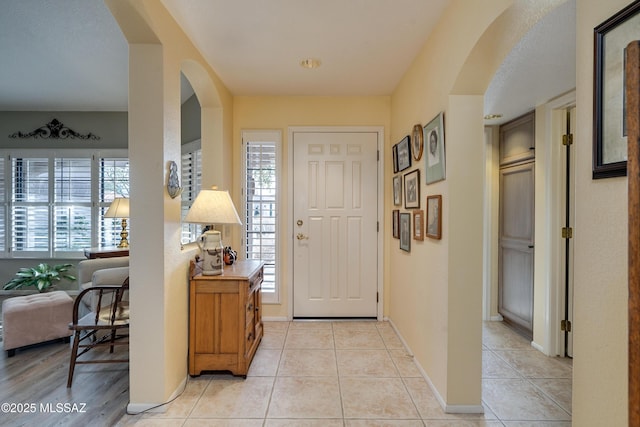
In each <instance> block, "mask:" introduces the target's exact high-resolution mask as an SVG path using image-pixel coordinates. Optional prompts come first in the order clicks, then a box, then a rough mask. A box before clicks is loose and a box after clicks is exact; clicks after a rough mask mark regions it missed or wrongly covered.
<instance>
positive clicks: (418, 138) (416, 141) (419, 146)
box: [411, 124, 424, 161]
mask: <svg viewBox="0 0 640 427" xmlns="http://www.w3.org/2000/svg"><path fill="white" fill-rule="evenodd" d="M423 138H424V137H423V135H422V125H420V124H417V125H415V126H414V127H413V133H412V135H411V142H412V144H411V153H412V154H413V158H414V159H415V160H416V161H418V160H420V159H421V158H422V150H423V149H424V139H423Z"/></svg>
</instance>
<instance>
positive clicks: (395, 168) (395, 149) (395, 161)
mask: <svg viewBox="0 0 640 427" xmlns="http://www.w3.org/2000/svg"><path fill="white" fill-rule="evenodd" d="M391 152H392V154H393V173H398V144H396V145H394V146H393V147H392V148H391Z"/></svg>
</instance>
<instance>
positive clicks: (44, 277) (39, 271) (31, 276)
mask: <svg viewBox="0 0 640 427" xmlns="http://www.w3.org/2000/svg"><path fill="white" fill-rule="evenodd" d="M72 267H73V266H72V265H71V264H58V265H54V266H51V265H49V264H44V263H43V264H38V265H37V266H36V267H30V268H28V267H23V268H21V269H20V271H18V272H17V273H16V277H14V278H13V279H11V280H10V281H9V282H7V283H6V284H5V285H4V290H10V289H20V288H26V287H29V286H34V287H35V288H36V289H38V292H47V291H48V290H50V289H51V288H52V287H54V285H55V283H56V282H59V281H60V280H62V279H67V280H76V278H75V276H72V275H71V274H67V271H69V269H70V268H72Z"/></svg>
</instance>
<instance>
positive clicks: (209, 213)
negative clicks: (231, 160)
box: [184, 190, 242, 225]
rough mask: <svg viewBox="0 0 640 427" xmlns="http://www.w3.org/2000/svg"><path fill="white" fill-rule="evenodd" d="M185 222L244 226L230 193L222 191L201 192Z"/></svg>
mask: <svg viewBox="0 0 640 427" xmlns="http://www.w3.org/2000/svg"><path fill="white" fill-rule="evenodd" d="M184 221H185V222H189V223H192V224H205V225H213V224H242V221H240V217H239V216H238V212H236V208H235V206H233V201H232V200H231V196H230V195H229V192H228V191H222V190H201V191H200V192H199V193H198V196H197V197H196V199H195V200H194V201H193V204H192V205H191V208H190V209H189V212H187V216H186V217H185V218H184Z"/></svg>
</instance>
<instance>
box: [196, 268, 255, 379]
mask: <svg viewBox="0 0 640 427" xmlns="http://www.w3.org/2000/svg"><path fill="white" fill-rule="evenodd" d="M263 275H264V263H263V262H262V261H254V260H250V261H238V262H236V263H235V264H233V265H231V266H225V267H224V274H222V275H218V276H203V275H202V274H201V273H200V269H199V268H198V266H197V265H196V263H194V261H191V263H190V266H189V277H190V280H189V375H191V376H197V375H200V374H201V373H202V371H231V373H232V374H234V375H241V376H244V377H246V376H247V371H248V370H249V365H250V364H251V361H252V360H253V356H254V355H255V352H256V350H257V348H258V344H260V340H261V339H262V334H263V327H262V295H261V292H260V288H261V285H262V279H263Z"/></svg>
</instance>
